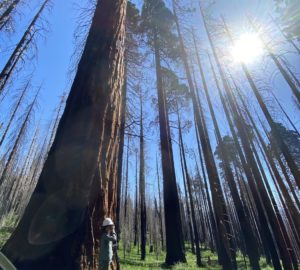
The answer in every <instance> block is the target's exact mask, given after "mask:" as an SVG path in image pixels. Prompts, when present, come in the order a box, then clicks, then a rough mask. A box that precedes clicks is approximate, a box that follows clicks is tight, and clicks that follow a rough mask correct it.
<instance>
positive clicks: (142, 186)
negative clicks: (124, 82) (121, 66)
mask: <svg viewBox="0 0 300 270" xmlns="http://www.w3.org/2000/svg"><path fill="white" fill-rule="evenodd" d="M140 95H142V94H141V93H140ZM140 103H141V104H140V106H141V107H140V110H141V111H140V177H139V178H140V179H139V180H140V181H139V188H140V219H141V220H140V222H141V223H140V225H141V231H140V232H141V260H143V261H144V260H145V259H146V234H147V231H146V230H147V227H146V226H147V213H146V198H145V192H146V191H145V189H146V184H145V154H144V126H143V101H142V96H141V97H140Z"/></svg>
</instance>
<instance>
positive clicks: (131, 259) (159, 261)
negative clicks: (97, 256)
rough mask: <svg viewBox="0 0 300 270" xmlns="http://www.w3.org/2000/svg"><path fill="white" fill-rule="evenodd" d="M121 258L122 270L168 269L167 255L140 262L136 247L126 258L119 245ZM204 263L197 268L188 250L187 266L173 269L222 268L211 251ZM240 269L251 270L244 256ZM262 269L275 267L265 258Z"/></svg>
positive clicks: (267, 269) (205, 255)
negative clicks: (267, 262) (268, 263)
mask: <svg viewBox="0 0 300 270" xmlns="http://www.w3.org/2000/svg"><path fill="white" fill-rule="evenodd" d="M148 251H149V247H148V248H147V252H148ZM118 254H119V258H120V262H121V269H122V270H149V269H167V268H166V267H165V266H164V259H165V253H164V252H161V253H160V254H159V255H158V254H155V253H154V252H152V253H149V252H148V253H147V255H146V260H145V261H141V260H140V254H139V252H138V250H137V248H136V247H132V248H131V251H130V253H129V252H126V254H125V257H124V249H123V246H122V245H119V251H118ZM201 255H202V262H203V264H204V267H201V268H199V267H197V266H196V257H195V255H193V254H192V252H191V250H190V248H188V247H187V248H186V257H187V263H186V264H182V263H180V264H177V265H175V266H174V267H172V270H196V269H211V270H219V269H221V267H220V266H218V264H217V256H216V254H213V253H212V252H211V251H210V250H203V251H202V253H201ZM237 262H238V269H241V270H242V269H244V270H246V269H248V270H250V266H249V261H248V260H247V259H246V262H245V260H244V258H243V256H242V255H239V256H238V258H237ZM260 264H261V269H264V270H272V269H274V268H273V267H270V266H268V265H267V264H266V261H265V259H264V258H262V259H261V261H260Z"/></svg>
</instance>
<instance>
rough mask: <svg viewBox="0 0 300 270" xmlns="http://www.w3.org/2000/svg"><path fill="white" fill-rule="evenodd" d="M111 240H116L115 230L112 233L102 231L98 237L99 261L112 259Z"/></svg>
mask: <svg viewBox="0 0 300 270" xmlns="http://www.w3.org/2000/svg"><path fill="white" fill-rule="evenodd" d="M113 242H114V243H115V242H117V235H116V233H115V232H112V234H111V235H110V234H107V233H106V232H104V233H102V235H101V238H100V261H109V262H110V261H112V257H113V248H112V246H113Z"/></svg>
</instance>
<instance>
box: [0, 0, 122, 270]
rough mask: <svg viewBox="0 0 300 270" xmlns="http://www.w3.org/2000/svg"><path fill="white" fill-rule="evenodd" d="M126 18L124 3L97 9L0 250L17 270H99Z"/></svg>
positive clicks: (110, 202) (110, 195) (112, 175)
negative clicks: (33, 178) (37, 169)
mask: <svg viewBox="0 0 300 270" xmlns="http://www.w3.org/2000/svg"><path fill="white" fill-rule="evenodd" d="M125 14H126V0H115V1H111V0H101V1H98V3H97V6H96V10H95V15H94V18H93V21H92V25H91V28H90V31H89V35H88V38H87V42H86V45H85V49H84V52H83V54H82V58H81V60H80V63H79V66H78V70H77V74H76V77H75V80H74V82H73V85H72V88H71V92H70V95H69V97H68V100H67V103H66V109H65V111H64V114H63V116H62V118H61V121H60V124H59V126H58V130H57V134H56V137H55V140H54V143H53V145H52V147H51V150H50V152H49V155H48V158H47V160H46V163H45V165H44V168H43V170H42V173H41V176H40V178H39V180H38V183H37V187H36V188H35V190H34V192H33V194H32V196H31V199H30V202H29V204H28V206H27V208H26V210H25V213H24V215H23V217H22V219H21V221H20V223H19V225H18V226H17V228H16V230H15V232H14V233H13V235H12V236H11V238H10V239H9V240H8V242H7V243H6V245H5V246H4V248H3V252H4V253H5V254H6V255H7V256H8V258H10V259H11V260H12V261H13V262H14V263H15V265H16V267H17V268H18V269H20V270H25V269H26V270H27V269H28V270H29V269H30V270H35V269H36V270H38V269H45V270H48V269H49V270H50V269H51V270H53V269H64V270H68V269H70V270H71V269H72V270H73V269H97V267H96V266H94V265H93V264H94V263H95V260H96V259H97V258H98V245H97V243H98V241H99V235H100V232H99V226H100V224H101V221H102V219H103V217H104V216H111V217H112V218H114V216H113V215H114V212H115V211H114V209H115V199H116V198H115V197H116V196H115V193H114V192H115V190H114V189H115V187H116V171H117V166H116V164H117V159H116V158H117V154H118V143H119V139H118V135H119V128H118V127H119V124H120V103H121V88H122V84H123V76H124V68H123V55H124V52H123V44H124V23H125ZM91 247H92V250H93V251H95V252H86V250H90V249H91Z"/></svg>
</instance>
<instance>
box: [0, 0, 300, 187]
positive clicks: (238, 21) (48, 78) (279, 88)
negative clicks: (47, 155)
mask: <svg viewBox="0 0 300 270" xmlns="http://www.w3.org/2000/svg"><path fill="white" fill-rule="evenodd" d="M52 2H53V3H52V7H53V8H52V10H50V11H46V12H45V14H44V15H45V17H46V18H47V20H48V22H49V26H50V30H49V32H47V33H45V38H40V39H39V40H38V42H37V47H38V58H37V60H31V61H30V60H28V61H26V62H25V64H24V66H23V67H22V70H25V71H26V72H25V73H27V74H30V73H31V72H32V71H33V70H34V76H33V85H34V86H38V85H40V84H42V85H43V90H42V93H41V98H40V111H43V120H44V123H46V122H47V120H48V119H49V118H50V117H51V116H52V112H53V110H54V108H55V107H56V106H57V105H58V102H59V96H61V95H62V93H63V92H65V91H69V88H70V83H71V79H72V78H71V77H70V75H69V70H70V68H71V62H72V61H71V56H72V54H73V53H74V48H75V47H74V38H73V36H74V33H75V31H76V26H77V25H78V17H79V15H80V13H81V10H80V8H78V7H79V6H81V7H84V6H86V5H87V3H88V2H89V1H88V0H60V1H54V0H53V1H52ZM136 2H138V3H141V1H138V0H137V1H136ZM168 2H170V0H168ZM187 2H190V1H188V0H187ZM39 3H41V1H39V0H32V1H31V2H30V4H29V6H28V7H26V8H24V10H23V12H22V14H21V15H17V16H16V22H17V23H16V25H17V29H16V33H15V34H13V35H11V36H10V37H9V38H6V37H1V36H0V46H1V47H0V48H1V50H2V51H3V50H4V49H5V48H7V47H8V46H11V48H13V46H14V44H16V42H17V40H19V38H20V36H21V35H22V33H23V31H24V29H25V28H26V25H28V22H29V21H30V20H31V18H32V16H33V15H34V12H35V11H36V10H37V8H38V6H39ZM139 6H140V4H139ZM195 7H197V1H196V4H195ZM272 9H273V1H272V0H260V1H259V0H242V1H241V0H218V1H216V4H215V5H213V6H212V7H211V8H210V10H211V12H212V14H214V16H219V15H221V14H222V15H224V16H225V18H226V19H228V21H229V23H230V26H232V27H233V29H235V31H236V32H242V31H245V28H244V26H243V25H244V19H245V15H246V14H248V13H250V14H254V15H255V16H256V17H258V18H259V19H260V21H261V22H266V21H267V18H268V15H269V13H270V12H272ZM191 22H192V23H193V24H194V25H195V27H196V29H197V31H198V35H199V36H200V37H201V46H203V48H204V49H207V48H208V47H207V46H208V44H207V39H206V37H205V36H203V26H202V23H201V21H200V16H199V14H198V13H196V14H195V15H193V16H192V17H191ZM278 38H279V39H280V37H278ZM10 52H11V50H8V51H7V52H4V53H2V55H3V56H1V57H0V68H2V66H3V65H4V63H5V61H6V59H7V57H8V56H9V53H10ZM287 57H288V59H289V60H290V62H291V63H292V64H293V65H294V66H297V67H300V65H299V64H300V59H299V56H295V55H293V54H289V55H288V56H287ZM249 67H250V69H251V70H253V71H255V74H256V75H257V76H258V77H260V78H261V79H266V76H269V74H271V73H272V72H273V71H274V66H273V65H272V64H271V62H270V61H268V64H267V65H266V67H265V69H266V72H265V73H262V72H260V71H259V70H260V69H261V67H262V62H259V61H257V62H255V63H254V64H252V65H251V66H249ZM206 71H207V74H208V81H209V85H210V89H211V91H212V93H211V94H212V96H214V97H215V99H216V103H215V106H216V110H217V111H218V116H219V119H220V126H221V128H222V130H223V134H225V133H226V129H227V127H226V124H225V123H226V122H225V119H224V116H223V113H222V110H220V109H219V106H218V101H217V98H216V92H214V86H213V83H212V77H211V74H210V71H209V70H208V69H207V68H206ZM298 72H299V70H298ZM196 73H197V71H196ZM20 74H21V73H20ZM266 74H267V75H266ZM241 79H242V76H241ZM242 80H243V79H242ZM19 83H20V82H18V80H15V84H14V86H13V87H12V90H13V89H15V88H17V86H18V85H19ZM271 86H272V88H274V92H275V93H276V94H277V95H278V98H279V100H280V101H282V102H283V105H284V107H285V109H287V111H288V113H289V114H290V116H291V117H292V119H293V120H294V121H295V122H296V123H297V126H298V127H300V122H299V117H298V115H299V113H298V112H297V111H296V110H295V107H294V105H293V104H292V102H291V101H290V97H291V95H290V90H289V89H288V87H287V85H286V84H285V83H284V82H283V80H282V78H281V76H279V75H278V74H277V75H276V76H274V79H273V80H272V82H271ZM147 88H149V89H152V90H151V91H153V94H154V95H155V78H153V80H152V83H150V84H149V85H147ZM245 89H247V87H246V88H245ZM248 90H249V89H248ZM249 92H250V91H249ZM250 96H251V95H250ZM250 98H251V97H250ZM10 102H11V99H9V98H8V99H7V101H6V103H5V104H6V105H8V104H10ZM4 108H5V107H4ZM147 111H148V112H147V114H148V117H147V121H148V122H150V121H152V120H153V117H154V115H155V114H156V112H154V111H153V107H151V106H148V107H147ZM206 112H207V115H208V110H206ZM0 113H1V115H0V119H2V118H5V117H7V111H4V110H3V107H2V110H1V112H0ZM36 118H37V119H38V118H39V117H36ZM190 120H192V119H190ZM208 120H209V117H208ZM208 124H209V130H210V135H211V137H212V138H214V133H213V129H212V124H211V122H210V121H209V123H208ZM175 134H176V133H175ZM185 137H186V141H187V142H188V146H189V147H192V146H193V147H194V146H196V140H195V136H194V130H193V129H191V131H190V134H187V135H185ZM157 139H158V134H157V129H154V133H153V134H151V135H149V136H148V138H147V141H146V143H147V145H146V149H147V154H146V155H147V161H148V162H147V166H148V177H147V183H148V185H149V191H151V190H152V188H153V186H152V184H151V183H152V179H154V175H155V157H156V154H157V153H158V151H159V150H158V141H157ZM175 140H177V134H176V137H175ZM212 141H213V142H214V139H212ZM213 144H214V143H213ZM213 148H214V147H213ZM174 154H175V157H176V158H175V162H176V170H177V172H178V176H179V177H178V179H179V181H181V173H180V172H181V169H180V167H179V165H178V161H179V160H178V156H179V154H178V149H177V146H176V144H175V145H174ZM189 160H190V162H191V159H189ZM134 162H135V161H134V156H132V157H131V169H133V164H134ZM190 166H191V168H193V166H194V163H193V162H191V164H190ZM133 171H134V170H132V172H131V173H130V178H131V179H132V181H133V179H134V173H133ZM132 181H131V190H133V182H132ZM155 186H156V184H155Z"/></svg>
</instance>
